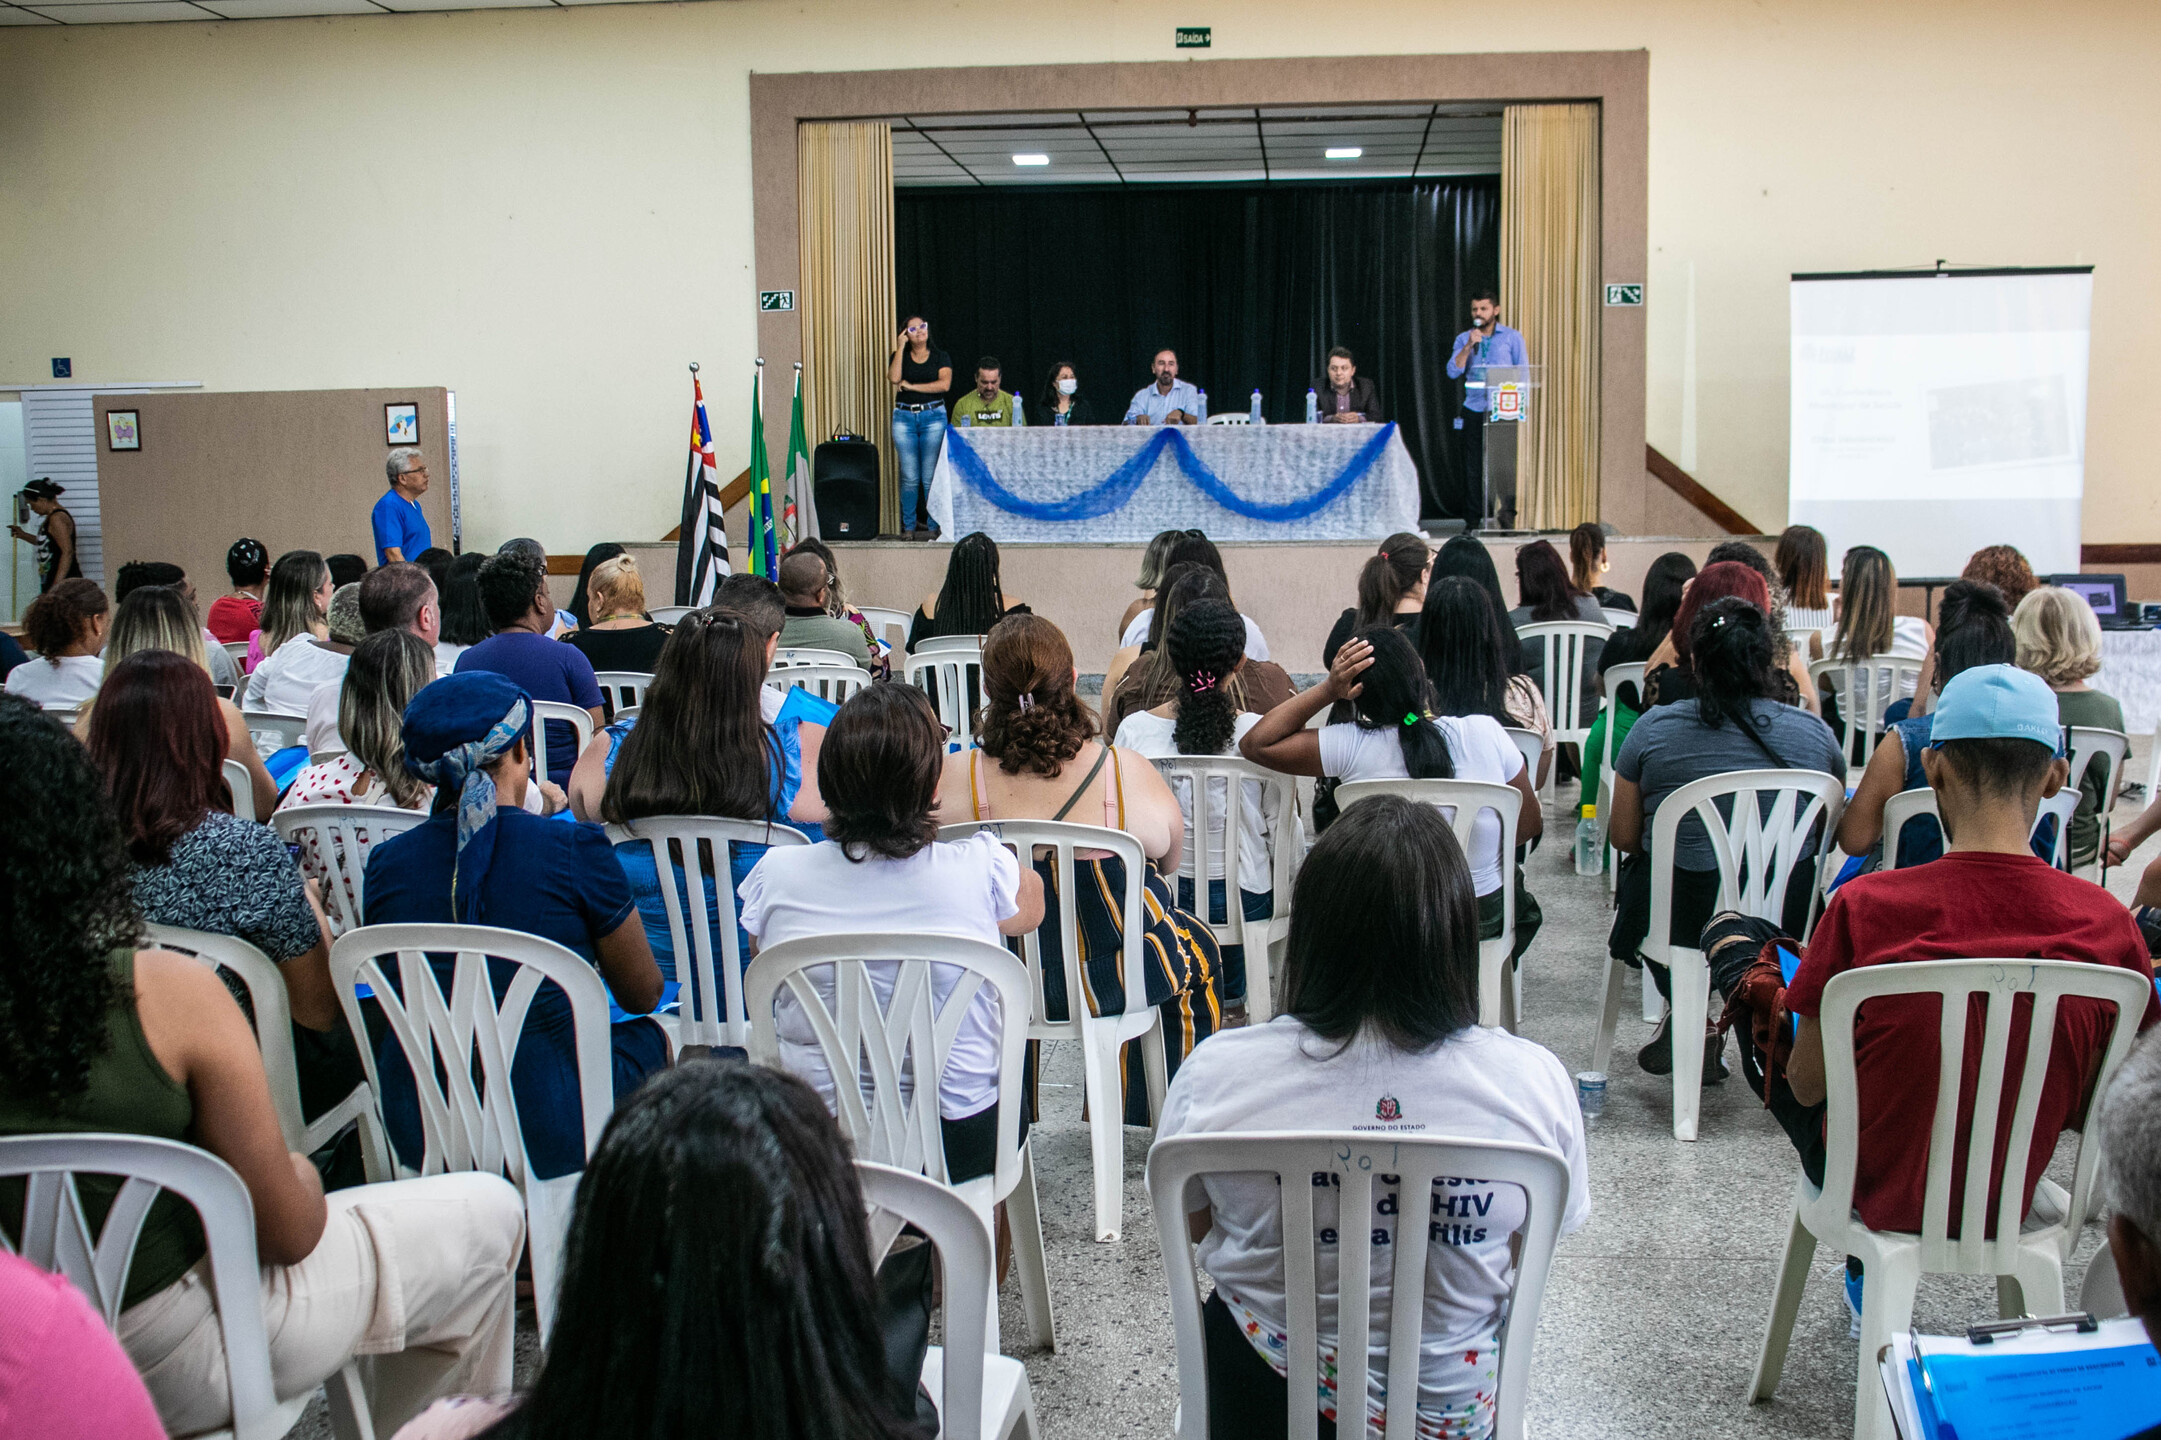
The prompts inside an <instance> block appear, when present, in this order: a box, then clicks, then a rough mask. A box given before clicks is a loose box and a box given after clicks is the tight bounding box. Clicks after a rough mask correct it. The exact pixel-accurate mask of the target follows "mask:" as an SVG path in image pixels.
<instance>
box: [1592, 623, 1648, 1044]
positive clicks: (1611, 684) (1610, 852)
mask: <svg viewBox="0 0 2161 1440" xmlns="http://www.w3.org/2000/svg"><path fill="white" fill-rule="evenodd" d="M1643 672H1644V662H1642V661H1640V660H1639V661H1632V662H1629V663H1626V664H1616V665H1608V666H1607V667H1606V673H1605V675H1604V676H1603V677H1601V680H1600V688H1601V689H1603V690H1604V692H1605V697H1606V701H1605V712H1606V728H1605V729H1604V730H1603V731H1601V732H1600V744H1599V752H1598V847H1599V849H1600V850H1601V851H1603V852H1604V853H1605V857H1606V893H1607V894H1608V895H1611V894H1612V893H1613V887H1614V883H1615V880H1616V877H1617V876H1618V874H1619V872H1620V867H1621V856H1620V852H1619V851H1617V850H1615V849H1614V848H1613V845H1612V843H1611V842H1610V841H1608V840H1607V839H1606V827H1607V826H1608V825H1609V824H1610V823H1611V822H1612V819H1613V757H1614V756H1616V755H1618V754H1620V753H1621V747H1620V744H1619V742H1618V741H1616V740H1615V739H1614V738H1613V709H1614V706H1615V705H1616V704H1618V703H1619V701H1620V694H1621V687H1622V686H1623V685H1633V686H1635V687H1636V703H1637V704H1638V705H1641V704H1642V703H1643ZM1638 713H1641V712H1640V711H1639V712H1638ZM1651 993H1652V994H1653V995H1655V994H1657V993H1658V992H1657V991H1656V990H1652V991H1651ZM1644 1013H1645V1016H1646V1018H1648V1019H1650V1020H1651V1021H1652V1022H1653V1023H1654V1024H1655V1023H1656V1022H1657V1017H1656V1016H1654V1015H1651V1014H1650V1001H1648V1000H1646V1001H1644Z"/></svg>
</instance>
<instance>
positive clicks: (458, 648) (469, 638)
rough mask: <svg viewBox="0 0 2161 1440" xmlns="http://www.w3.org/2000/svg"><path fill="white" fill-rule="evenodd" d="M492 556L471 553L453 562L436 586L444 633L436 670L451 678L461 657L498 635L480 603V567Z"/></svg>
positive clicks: (470, 551)
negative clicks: (441, 610)
mask: <svg viewBox="0 0 2161 1440" xmlns="http://www.w3.org/2000/svg"><path fill="white" fill-rule="evenodd" d="M490 558H491V557H489V556H487V555H483V554H481V553H479V552H477V551H473V550H468V551H466V552H465V553H464V554H463V555H460V556H458V557H457V558H455V559H454V560H452V561H451V562H450V567H449V569H448V570H447V571H445V572H444V576H445V578H444V579H443V580H442V582H441V583H440V584H439V586H438V587H437V588H438V590H439V591H440V593H441V594H442V597H443V633H442V635H441V637H440V638H438V639H437V640H436V642H435V670H436V673H437V674H439V675H448V674H451V673H452V672H454V671H455V670H456V669H457V668H458V657H459V656H460V655H463V654H464V653H465V652H466V651H468V650H470V649H472V648H473V647H474V646H475V645H478V644H479V643H480V642H481V641H483V640H485V639H487V638H488V637H489V636H490V635H493V634H494V633H495V627H494V626H493V625H491V624H489V623H488V607H487V606H486V605H483V604H482V603H481V602H480V567H481V566H483V565H485V564H487V563H488V561H489V559H490Z"/></svg>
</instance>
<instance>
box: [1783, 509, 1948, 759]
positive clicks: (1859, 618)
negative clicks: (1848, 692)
mask: <svg viewBox="0 0 2161 1440" xmlns="http://www.w3.org/2000/svg"><path fill="white" fill-rule="evenodd" d="M1935 644H1936V632H1935V628H1934V627H1933V626H1931V625H1930V624H1929V623H1928V622H1927V621H1926V620H1923V619H1922V618H1921V617H1920V616H1918V615H1901V614H1899V613H1898V574H1897V572H1896V571H1894V570H1893V569H1892V568H1891V557H1890V556H1888V555H1886V554H1884V553H1883V552H1882V551H1881V550H1878V549H1877V548H1876V547H1875V546H1873V545H1856V546H1854V547H1853V548H1852V549H1851V550H1848V551H1847V552H1846V559H1845V569H1844V572H1843V573H1842V574H1841V576H1840V578H1839V582H1838V624H1837V625H1835V626H1826V627H1825V628H1824V629H1822V630H1819V631H1817V632H1816V633H1815V634H1813V635H1811V636H1809V637H1808V654H1807V656H1806V657H1805V658H1806V659H1807V660H1809V661H1816V660H1841V661H1846V662H1848V663H1852V662H1856V661H1861V660H1873V659H1876V658H1877V657H1878V656H1891V657H1895V658H1898V659H1903V660H1919V661H1920V662H1921V674H1920V676H1919V687H1918V690H1917V689H1916V684H1915V678H1914V677H1912V676H1908V677H1906V678H1904V679H1902V680H1901V681H1900V682H1899V687H1898V693H1897V694H1896V695H1893V696H1891V697H1890V699H1891V702H1892V703H1895V702H1897V701H1899V700H1911V699H1913V697H1914V696H1915V694H1916V693H1920V692H1923V691H1926V690H1927V688H1928V685H1929V674H1928V661H1929V654H1930V651H1931V650H1933V649H1934V648H1935ZM1823 690H1824V694H1823V716H1824V718H1825V719H1826V720H1828V721H1830V722H1831V725H1832V726H1833V728H1835V729H1837V730H1839V732H1840V733H1841V734H1851V733H1853V730H1852V727H1853V726H1854V724H1855V723H1856V722H1857V721H1858V720H1859V718H1860V717H1858V716H1844V717H1843V718H1842V717H1841V714H1840V710H1839V705H1840V702H1841V700H1842V698H1843V697H1841V696H1840V695H1839V693H1838V679H1837V676H1836V674H1835V673H1834V674H1827V675H1825V676H1824V677H1823ZM1875 703H1876V704H1878V705H1882V704H1884V703H1885V701H1884V700H1883V699H1882V698H1881V697H1880V696H1879V697H1877V698H1876V701H1875Z"/></svg>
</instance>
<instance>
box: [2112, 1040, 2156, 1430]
mask: <svg viewBox="0 0 2161 1440" xmlns="http://www.w3.org/2000/svg"><path fill="white" fill-rule="evenodd" d="M2101 1153H2102V1154H2103V1155H2104V1156H2106V1157H2107V1159H2106V1164H2107V1168H2108V1185H2109V1205H2110V1207H2111V1210H2112V1212H2113V1213H2111V1214H2110V1216H2109V1221H2108V1248H2109V1250H2110V1252H2111V1253H2112V1254H2113V1255H2114V1256H2115V1258H2116V1278H2117V1281H2118V1283H2120V1284H2121V1285H2122V1286H2123V1298H2124V1304H2125V1306H2126V1307H2127V1308H2129V1310H2130V1311H2131V1313H2132V1314H2133V1315H2136V1316H2138V1318H2139V1319H2140V1320H2142V1321H2144V1322H2145V1325H2146V1336H2147V1338H2148V1339H2149V1340H2152V1339H2157V1338H2161V1035H2152V1034H2150V1035H2147V1036H2146V1037H2145V1038H2144V1039H2142V1040H2140V1041H2139V1043H2138V1046H2137V1047H2136V1048H2135V1049H2133V1050H2132V1052H2131V1058H2130V1059H2128V1060H2126V1061H2125V1062H2124V1067H2123V1069H2121V1070H2119V1071H2117V1072H2116V1080H2115V1083H2113V1084H2112V1085H2110V1086H2109V1088H2108V1097H2107V1098H2106V1099H2105V1100H2103V1101H2102V1103H2101ZM2132 1440H2161V1425H2157V1426H2155V1427H2154V1428H2153V1429H2151V1430H2142V1431H2140V1432H2139V1434H2138V1435H2136V1436H2134V1437H2132Z"/></svg>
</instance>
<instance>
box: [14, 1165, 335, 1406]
mask: <svg viewBox="0 0 2161 1440" xmlns="http://www.w3.org/2000/svg"><path fill="white" fill-rule="evenodd" d="M81 1175H109V1176H116V1177H124V1178H123V1179H122V1184H121V1186H120V1192H119V1194H118V1195H116V1196H115V1197H114V1199H113V1203H112V1208H111V1209H110V1210H109V1211H107V1212H106V1217H105V1225H104V1228H103V1229H102V1230H101V1231H99V1232H98V1234H97V1236H96V1238H94V1239H93V1238H92V1236H91V1232H90V1223H89V1220H88V1218H87V1216H86V1214H85V1211H84V1207H83V1198H82V1195H81V1193H80V1191H79V1190H78V1188H77V1186H78V1181H77V1177H78V1176H81ZM0 1176H10V1177H12V1176H22V1177H24V1180H25V1186H26V1190H25V1198H24V1204H23V1224H22V1248H21V1250H20V1252H19V1253H20V1254H21V1256H22V1258H23V1259H25V1260H27V1261H29V1262H30V1263H31V1264H33V1265H35V1266H37V1267H38V1268H39V1269H41V1270H48V1271H52V1272H55V1273H58V1274H61V1275H65V1276H66V1277H67V1278H68V1280H69V1282H70V1283H72V1284H73V1285H74V1286H75V1288H76V1289H77V1290H80V1291H81V1292H82V1293H83V1296H84V1298H86V1299H87V1300H89V1302H90V1305H91V1308H92V1309H94V1310H96V1311H97V1312H98V1314H99V1315H100V1316H101V1317H103V1319H104V1321H105V1323H106V1324H107V1325H108V1326H112V1325H117V1324H118V1323H119V1319H120V1306H121V1298H122V1296H124V1295H125V1294H126V1292H127V1278H128V1267H129V1266H130V1265H132V1264H133V1263H134V1259H135V1244H136V1241H137V1240H139V1239H140V1238H141V1237H142V1228H143V1221H144V1220H145V1219H147V1218H148V1216H149V1214H150V1203H151V1202H152V1201H153V1200H155V1199H157V1197H158V1192H159V1191H161V1190H168V1191H171V1192H172V1193H173V1194H174V1195H175V1196H177V1197H179V1198H180V1199H181V1200H183V1201H185V1202H186V1203H187V1204H188V1205H190V1206H191V1207H193V1209H194V1210H195V1213H196V1215H197V1216H198V1217H199V1218H200V1219H201V1221H202V1227H203V1241H204V1249H205V1259H206V1261H207V1263H208V1265H209V1268H210V1289H211V1294H212V1296H213V1297H214V1298H215V1300H216V1302H217V1317H218V1332H219V1337H220V1339H221V1340H222V1341H223V1343H224V1348H225V1379H226V1386H227V1390H228V1393H229V1394H230V1396H231V1398H232V1425H231V1428H230V1429H227V1430H221V1431H215V1432H212V1433H213V1434H217V1435H230V1436H233V1437H234V1440H278V1437H280V1436H282V1435H284V1434H285V1432H286V1431H288V1430H290V1429H291V1428H292V1426H293V1424H294V1422H295V1421H297V1420H298V1419H299V1418H300V1414H301V1412H302V1411H304V1410H305V1409H307V1407H308V1402H309V1401H310V1400H312V1399H313V1398H314V1392H313V1391H309V1392H307V1393H306V1394H302V1395H297V1396H294V1397H293V1398H292V1399H290V1400H287V1401H284V1402H283V1403H280V1402H279V1400H278V1397H277V1391H276V1389H275V1388H274V1386H273V1384H272V1381H271V1373H270V1336H269V1331H268V1329H267V1328H266V1327H265V1326H264V1324H263V1303H262V1270H261V1268H260V1267H261V1262H260V1261H258V1260H257V1259H256V1255H255V1208H254V1205H253V1204H252V1203H251V1202H250V1200H249V1199H248V1187H247V1185H246V1183H245V1182H243V1181H242V1180H241V1178H240V1176H239V1175H238V1174H237V1173H235V1172H234V1170H233V1168H232V1166H230V1165H228V1164H226V1163H225V1162H224V1161H223V1160H220V1159H219V1158H218V1157H217V1156H215V1155H213V1154H211V1153H210V1152H209V1151H207V1150H198V1149H196V1148H195V1147H194V1146H193V1145H183V1144H181V1143H180V1142H179V1141H177V1140H163V1139H157V1138H154V1137H151V1136H147V1135H102V1134H83V1135H18V1136H10V1137H8V1138H5V1139H0ZM6 1248H8V1245H7V1237H6V1236H5V1235H4V1234H0V1249H6ZM341 1381H342V1382H343V1383H344V1384H346V1385H348V1386H350V1387H351V1388H350V1390H349V1391H348V1396H349V1397H354V1396H357V1395H358V1394H359V1382H358V1379H357V1375H356V1372H355V1371H354V1370H353V1367H352V1366H351V1365H350V1364H348V1365H347V1366H346V1368H345V1370H344V1371H343V1372H341V1374H340V1375H339V1376H337V1377H333V1387H332V1388H333V1394H335V1393H336V1388H337V1383H338V1382H341ZM366 1413H367V1412H366V1410H365V1409H364V1408H363V1409H362V1410H361V1411H360V1415H361V1416H362V1417H363V1418H364V1417H365V1415H366ZM348 1418H349V1417H348Z"/></svg>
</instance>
